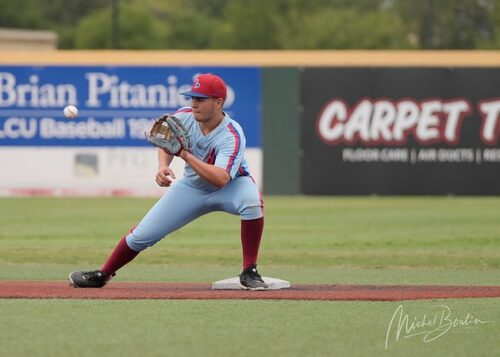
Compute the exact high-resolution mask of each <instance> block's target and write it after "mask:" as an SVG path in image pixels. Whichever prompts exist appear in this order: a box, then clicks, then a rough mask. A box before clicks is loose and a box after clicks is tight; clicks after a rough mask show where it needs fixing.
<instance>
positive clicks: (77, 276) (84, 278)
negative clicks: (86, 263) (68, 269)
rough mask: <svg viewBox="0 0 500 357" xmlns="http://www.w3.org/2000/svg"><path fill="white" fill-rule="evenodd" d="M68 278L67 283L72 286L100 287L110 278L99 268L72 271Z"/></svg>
mask: <svg viewBox="0 0 500 357" xmlns="http://www.w3.org/2000/svg"><path fill="white" fill-rule="evenodd" d="M114 275H115V274H113V275H112V276H114ZM68 280H69V285H71V286H72V287H74V288H102V287H103V286H104V285H106V284H107V283H108V281H109V280H111V277H108V276H107V275H106V273H105V272H103V271H100V270H92V271H74V272H72V273H71V274H69V276H68Z"/></svg>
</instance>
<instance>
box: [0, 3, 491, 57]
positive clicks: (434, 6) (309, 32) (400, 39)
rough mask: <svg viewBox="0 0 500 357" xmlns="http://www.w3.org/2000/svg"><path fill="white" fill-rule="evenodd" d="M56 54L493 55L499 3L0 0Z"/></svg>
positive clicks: (1, 18)
mask: <svg viewBox="0 0 500 357" xmlns="http://www.w3.org/2000/svg"><path fill="white" fill-rule="evenodd" d="M0 8H1V9H2V11H0V27H4V28H23V29H43V30H52V31H55V32H56V33H57V34H58V38H59V43H58V47H59V48H61V49H111V48H122V49H498V48H500V0H356V1H352V0H70V1H68V0H15V1H13V0H0Z"/></svg>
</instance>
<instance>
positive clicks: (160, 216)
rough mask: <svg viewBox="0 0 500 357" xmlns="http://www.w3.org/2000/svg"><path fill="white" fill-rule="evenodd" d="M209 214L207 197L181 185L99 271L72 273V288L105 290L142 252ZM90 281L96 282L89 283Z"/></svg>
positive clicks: (119, 244)
mask: <svg viewBox="0 0 500 357" xmlns="http://www.w3.org/2000/svg"><path fill="white" fill-rule="evenodd" d="M207 212H208V208H207V207H206V204H205V200H204V193H203V192H201V191H198V190H196V189H193V188H192V187H190V186H188V185H186V184H185V183H184V182H183V181H179V182H178V183H177V184H175V185H174V186H172V187H171V188H170V190H169V191H168V192H167V193H166V194H165V195H163V197H162V198H161V199H160V200H159V201H158V202H157V203H156V204H155V205H154V206H153V207H152V208H151V209H150V210H149V212H148V213H147V214H146V215H145V216H144V218H143V219H142V220H141V222H140V223H139V224H138V225H137V226H136V227H134V228H133V229H132V230H131V231H130V232H129V233H128V234H127V235H126V236H124V237H123V238H122V239H121V240H120V242H119V243H118V244H117V246H116V247H115V249H114V250H113V252H112V253H111V255H110V256H109V258H108V259H107V260H106V262H105V263H104V265H103V266H102V268H101V269H100V270H98V271H91V272H73V273H71V274H70V282H71V284H72V285H73V286H76V287H101V286H104V285H105V284H106V282H107V281H108V280H109V279H110V278H111V277H112V276H113V275H114V274H115V272H116V271H117V270H118V269H120V268H121V267H123V266H124V265H125V264H127V263H129V262H130V261H131V260H133V259H134V258H135V257H136V256H137V255H138V254H139V253H140V252H141V251H143V250H144V249H146V248H148V247H150V246H152V245H154V244H155V243H157V242H158V241H160V240H161V239H163V238H164V237H165V236H166V235H168V234H170V233H172V232H173V231H175V230H177V229H179V228H181V227H182V226H184V225H185V224H187V223H189V222H191V221H192V220H194V219H195V218H197V217H199V216H201V215H203V214H205V213H207ZM84 273H88V274H86V275H85V274H84ZM89 279H91V280H93V281H94V282H90V281H88V280H89Z"/></svg>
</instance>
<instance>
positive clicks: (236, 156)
mask: <svg viewBox="0 0 500 357" xmlns="http://www.w3.org/2000/svg"><path fill="white" fill-rule="evenodd" d="M228 129H229V131H228V135H226V137H225V138H224V140H223V141H222V143H221V145H220V147H219V148H218V152H217V157H216V159H215V164H214V165H215V166H218V167H221V168H223V169H224V170H226V172H227V173H228V174H229V176H231V179H233V178H234V177H235V176H236V173H237V172H238V169H239V168H240V165H241V162H242V161H243V158H244V153H245V146H246V139H245V135H244V134H243V131H242V130H241V129H240V128H236V127H235V126H233V125H232V124H229V125H228Z"/></svg>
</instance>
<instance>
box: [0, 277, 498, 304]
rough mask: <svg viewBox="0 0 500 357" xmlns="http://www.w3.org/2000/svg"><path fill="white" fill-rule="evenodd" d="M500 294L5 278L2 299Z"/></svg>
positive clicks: (494, 289) (492, 292)
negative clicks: (87, 285)
mask: <svg viewBox="0 0 500 357" xmlns="http://www.w3.org/2000/svg"><path fill="white" fill-rule="evenodd" d="M485 297H489V298H492V297H500V286H442V285H292V288H290V289H283V290H268V291H244V290H212V289H211V285H210V284H202V283H130V282H129V283H127V282H113V283H110V284H109V285H108V286H106V287H104V288H102V289H75V288H72V287H70V286H69V285H68V283H67V282H64V281H0V298H18V299H127V300H128V299H194V300H217V299H252V300H261V299H266V300H275V299H276V300H364V301H400V300H424V299H451V298H485Z"/></svg>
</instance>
